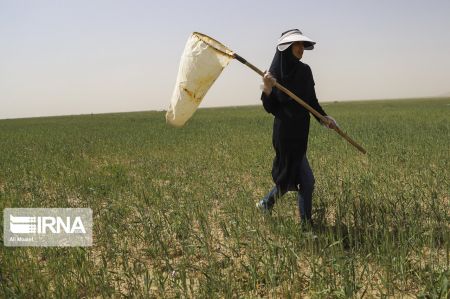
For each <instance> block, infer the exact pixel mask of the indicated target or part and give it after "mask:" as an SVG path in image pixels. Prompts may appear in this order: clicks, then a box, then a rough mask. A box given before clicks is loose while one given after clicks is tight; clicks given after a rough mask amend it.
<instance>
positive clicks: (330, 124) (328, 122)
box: [321, 115, 339, 129]
mask: <svg viewBox="0 0 450 299" xmlns="http://www.w3.org/2000/svg"><path fill="white" fill-rule="evenodd" d="M325 118H326V122H322V121H321V123H322V125H324V126H325V127H327V128H328V129H336V128H338V127H339V126H338V124H337V122H336V120H335V119H334V118H332V117H331V116H329V115H327V116H325Z"/></svg>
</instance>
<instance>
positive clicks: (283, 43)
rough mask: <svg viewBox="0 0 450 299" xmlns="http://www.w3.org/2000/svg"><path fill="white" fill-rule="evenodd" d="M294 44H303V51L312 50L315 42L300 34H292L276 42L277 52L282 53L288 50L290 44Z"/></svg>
mask: <svg viewBox="0 0 450 299" xmlns="http://www.w3.org/2000/svg"><path fill="white" fill-rule="evenodd" d="M294 42H303V45H304V47H305V50H312V49H314V45H315V44H316V42H315V41H313V40H312V39H310V38H309V37H307V36H304V35H301V34H292V35H289V36H286V37H284V38H280V40H278V45H277V47H278V50H279V51H284V50H286V49H287V48H289V46H290V45H292V43H294Z"/></svg>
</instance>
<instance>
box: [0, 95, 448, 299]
mask: <svg viewBox="0 0 450 299" xmlns="http://www.w3.org/2000/svg"><path fill="white" fill-rule="evenodd" d="M449 104H450V99H441V100H430V99H418V100H409V101H371V102H348V103H329V104H324V109H325V110H326V111H327V112H328V113H329V114H330V115H333V116H334V117H335V118H336V119H337V120H338V122H339V124H340V125H341V126H342V128H343V129H344V131H346V132H347V133H348V134H349V135H350V136H351V137H353V138H354V139H355V140H357V141H358V142H359V143H360V144H362V145H363V146H364V147H365V148H366V149H367V151H368V155H366V156H364V155H361V154H360V153H359V152H357V151H356V150H355V149H354V148H352V147H351V146H350V145H348V144H347V143H346V142H345V141H344V140H343V139H342V138H340V137H339V136H338V135H337V134H335V133H334V132H332V131H330V130H327V129H324V128H322V127H321V126H320V125H318V124H317V123H316V122H315V120H314V119H312V123H313V124H312V126H311V134H310V144H309V150H308V157H309V160H310V163H311V166H312V168H313V170H314V174H315V177H316V188H315V194H314V203H313V219H314V220H315V224H316V225H317V228H316V230H317V231H316V234H317V238H311V237H310V236H308V235H304V234H301V233H300V230H299V216H298V212H297V208H296V200H295V194H287V195H286V196H285V197H283V199H282V200H280V201H279V202H278V203H277V205H276V207H275V210H274V213H273V215H272V217H266V216H263V215H261V214H259V213H258V211H256V210H255V203H256V201H258V200H259V199H260V198H261V197H262V196H263V195H265V193H266V192H268V191H269V189H270V188H271V187H272V181H271V176H270V170H271V165H272V159H273V154H274V153H273V149H272V146H271V129H272V118H271V117H270V115H268V114H266V113H265V112H264V111H263V109H262V108H261V107H259V106H258V107H256V106H255V107H242V108H215V109H200V110H199V111H197V113H196V114H195V116H194V117H193V119H192V120H191V121H190V123H189V124H188V125H187V126H186V127H184V128H181V129H175V128H171V127H168V126H166V124H165V121H164V113H163V112H142V113H120V114H103V115H82V116H64V117H47V118H32V119H16V120H2V121H0V136H1V138H0V153H1V155H0V208H1V209H2V210H3V209H4V208H7V207H90V208H92V210H93V213H94V245H93V246H92V247H87V248H57V247H53V248H50V247H49V248H32V247H28V248H19V247H4V246H3V243H2V245H1V247H0V297H7V298H14V297H16V298H21V297H41V298H47V297H67V298H69V297H77V298H81V297H110V296H127V297H128V296H129V297H206V298H215V297H259V296H268V297H299V296H304V297H312V298H323V297H326V298H347V297H390V296H394V297H400V296H404V297H421V298H448V296H449V282H448V281H449V278H450V269H449V264H450V259H449V244H450V242H449V241H450V237H449V236H450V233H449V231H450V230H449V228H450V225H449V223H450V214H449V213H450V200H449V169H450V165H449V140H450V139H449V137H450V127H449V121H448V119H449V118H448V116H449V110H450V106H449ZM0 215H1V216H0V217H3V213H1V214H0ZM0 220H2V218H1V219H0ZM0 237H1V241H0V242H3V231H2V232H1V235H0Z"/></svg>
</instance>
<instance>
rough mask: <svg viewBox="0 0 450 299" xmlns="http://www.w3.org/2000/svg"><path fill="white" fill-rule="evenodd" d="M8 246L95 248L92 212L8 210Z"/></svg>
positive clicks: (5, 233) (5, 230)
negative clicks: (93, 243)
mask: <svg viewBox="0 0 450 299" xmlns="http://www.w3.org/2000/svg"><path fill="white" fill-rule="evenodd" d="M3 242H4V244H5V246H58V247H66V246H71V247H72V246H92V209H89V208H6V209H4V210H3Z"/></svg>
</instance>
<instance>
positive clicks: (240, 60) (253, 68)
mask: <svg viewBox="0 0 450 299" xmlns="http://www.w3.org/2000/svg"><path fill="white" fill-rule="evenodd" d="M234 58H235V59H236V60H238V61H239V62H241V63H243V64H245V65H246V66H248V67H249V68H251V69H252V70H254V71H255V72H256V73H258V74H259V75H260V76H261V77H263V76H264V72H263V71H261V70H260V69H258V68H257V67H256V66H254V65H253V64H251V63H250V62H248V61H247V60H245V59H244V58H242V57H241V56H239V55H238V54H236V53H234ZM275 87H276V88H278V89H279V90H281V91H283V92H284V93H285V94H287V95H288V96H290V97H291V98H292V99H294V100H295V101H296V102H297V103H299V104H300V105H302V106H303V107H305V108H306V110H308V111H309V112H311V113H312V114H314V115H315V116H317V117H318V118H319V119H320V120H321V121H322V122H324V123H327V122H328V119H327V118H326V117H324V116H323V115H322V114H320V113H319V112H317V111H316V110H315V109H314V108H313V107H311V106H310V105H308V104H307V103H306V102H305V101H303V100H302V99H300V98H299V97H298V96H296V95H295V94H294V93H293V92H291V91H290V90H289V89H287V88H286V87H284V86H282V85H281V84H279V83H278V82H275ZM334 130H335V131H336V132H337V133H338V134H339V135H341V136H342V137H343V138H344V139H345V140H347V141H348V142H349V143H350V144H351V145H353V146H354V147H356V148H357V149H358V150H359V151H360V152H361V153H363V154H365V153H366V150H365V149H364V148H363V147H362V146H360V145H359V144H358V143H356V141H354V140H353V139H352V138H350V136H348V135H347V134H346V133H344V132H343V131H342V130H341V129H339V128H338V127H337V126H336V127H335V128H334Z"/></svg>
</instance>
